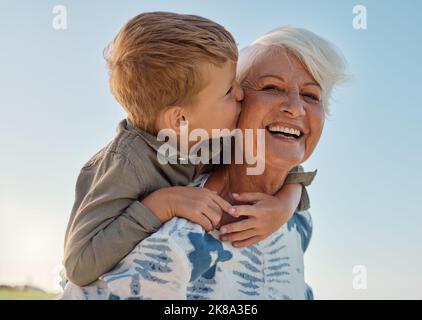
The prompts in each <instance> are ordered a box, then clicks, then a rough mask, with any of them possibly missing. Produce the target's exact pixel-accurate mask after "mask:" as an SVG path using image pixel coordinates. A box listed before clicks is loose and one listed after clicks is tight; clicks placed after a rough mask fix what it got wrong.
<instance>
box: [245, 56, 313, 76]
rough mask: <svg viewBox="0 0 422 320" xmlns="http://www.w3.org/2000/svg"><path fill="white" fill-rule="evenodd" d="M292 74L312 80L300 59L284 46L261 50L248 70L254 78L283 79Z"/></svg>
mask: <svg viewBox="0 0 422 320" xmlns="http://www.w3.org/2000/svg"><path fill="white" fill-rule="evenodd" d="M292 74H294V75H295V76H296V77H297V76H299V77H300V78H303V80H306V81H314V79H313V77H312V75H311V74H310V73H309V71H308V70H307V68H306V67H305V66H304V64H303V63H302V61H301V60H300V59H299V58H298V57H297V56H296V55H295V54H293V53H292V52H290V51H288V50H286V49H284V48H276V49H270V50H267V51H266V52H263V53H262V54H261V55H260V56H259V57H257V59H256V60H255V61H254V63H253V65H252V68H251V72H250V76H251V77H253V78H254V80H259V79H260V78H264V77H271V76H273V77H277V78H283V79H284V78H285V77H286V76H291V75H292Z"/></svg>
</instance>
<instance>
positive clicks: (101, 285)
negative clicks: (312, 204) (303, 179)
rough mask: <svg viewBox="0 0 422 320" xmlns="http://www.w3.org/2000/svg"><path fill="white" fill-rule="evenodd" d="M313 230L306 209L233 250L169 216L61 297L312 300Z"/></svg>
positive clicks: (198, 228)
mask: <svg viewBox="0 0 422 320" xmlns="http://www.w3.org/2000/svg"><path fill="white" fill-rule="evenodd" d="M311 234H312V221H311V216H310V214H309V212H307V211H303V212H296V213H295V214H294V215H293V217H292V218H291V219H290V220H289V221H288V223H286V224H285V225H283V226H282V227H281V228H280V229H279V230H277V231H276V232H275V233H273V234H272V235H271V236H269V237H268V238H267V239H265V240H263V241H261V242H259V243H257V244H255V245H252V246H249V247H247V248H234V247H233V246H232V245H231V244H230V243H227V242H222V241H220V240H219V238H218V236H219V231H213V232H210V233H207V232H205V231H204V230H203V229H202V227H201V226H199V225H196V224H193V223H191V222H190V221H187V220H185V219H182V218H173V219H172V220H170V221H169V222H167V223H166V224H164V225H163V226H162V228H161V229H160V230H158V231H157V232H156V233H154V234H152V235H151V236H150V237H148V238H146V239H145V240H143V241H142V242H140V243H139V244H138V245H137V246H136V248H135V249H134V250H133V251H132V252H131V253H130V254H129V255H128V256H126V257H125V258H124V259H123V260H122V261H121V263H120V264H119V265H118V266H117V267H116V268H115V269H114V270H112V271H110V272H108V273H106V274H104V275H103V276H101V277H100V279H99V280H98V281H96V282H95V283H93V284H91V285H90V286H87V287H78V286H76V285H74V284H72V283H70V282H68V283H67V285H66V287H65V290H64V293H63V296H62V299H182V300H184V299H193V300H195V299H230V300H232V299H313V294H312V290H311V288H310V287H309V286H308V285H307V284H306V283H305V280H304V265H303V254H304V252H305V250H306V248H307V247H308V244H309V241H310V238H311Z"/></svg>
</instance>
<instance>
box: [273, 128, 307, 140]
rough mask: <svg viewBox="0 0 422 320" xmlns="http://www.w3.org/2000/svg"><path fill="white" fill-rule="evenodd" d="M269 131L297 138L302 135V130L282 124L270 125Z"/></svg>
mask: <svg viewBox="0 0 422 320" xmlns="http://www.w3.org/2000/svg"><path fill="white" fill-rule="evenodd" d="M268 131H270V132H271V133H276V134H283V135H293V136H294V137H296V138H299V137H300V136H301V135H302V134H301V132H300V130H297V129H293V128H288V127H281V126H268Z"/></svg>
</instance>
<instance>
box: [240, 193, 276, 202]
mask: <svg viewBox="0 0 422 320" xmlns="http://www.w3.org/2000/svg"><path fill="white" fill-rule="evenodd" d="M232 196H233V198H235V199H236V200H238V201H244V202H255V201H259V200H264V199H265V198H267V197H268V195H267V194H265V193H261V192H243V193H232Z"/></svg>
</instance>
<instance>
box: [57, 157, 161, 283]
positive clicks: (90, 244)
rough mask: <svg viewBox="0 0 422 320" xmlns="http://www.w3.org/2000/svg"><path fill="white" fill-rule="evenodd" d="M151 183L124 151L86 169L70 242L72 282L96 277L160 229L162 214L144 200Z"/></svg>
mask: <svg viewBox="0 0 422 320" xmlns="http://www.w3.org/2000/svg"><path fill="white" fill-rule="evenodd" d="M145 187H146V186H145V183H143V181H140V177H139V176H138V175H137V174H136V168H134V166H133V164H132V163H131V162H129V161H128V160H127V159H126V158H125V157H124V156H122V155H120V154H118V153H109V154H106V155H105V156H104V157H103V158H102V159H101V160H100V161H98V162H96V163H95V164H94V165H91V166H90V165H88V166H87V167H84V168H83V169H82V171H81V174H80V176H79V178H78V182H77V186H76V200H75V206H74V208H73V210H72V215H71V218H70V221H69V225H68V228H67V232H66V240H65V252H64V266H65V270H66V276H67V278H68V279H69V280H70V281H71V282H73V283H75V284H77V285H79V286H84V285H87V284H89V283H91V282H93V281H95V280H96V279H97V278H98V277H99V276H100V275H102V274H103V273H105V272H107V271H108V270H110V269H111V268H113V267H114V266H115V265H116V264H117V263H118V262H119V261H120V260H121V259H122V258H123V257H125V256H126V255H127V254H128V253H129V252H130V251H131V250H132V249H133V248H134V247H135V246H136V244H137V243H138V242H140V241H141V240H143V239H144V238H146V237H148V236H149V235H150V234H151V233H153V232H155V231H156V230H157V229H158V228H159V226H160V225H161V222H160V220H159V218H158V217H157V216H155V215H154V214H153V213H152V212H151V211H150V210H149V209H148V208H147V207H146V206H145V205H143V204H142V203H141V202H140V201H138V198H139V196H140V195H143V193H144V192H145Z"/></svg>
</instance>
